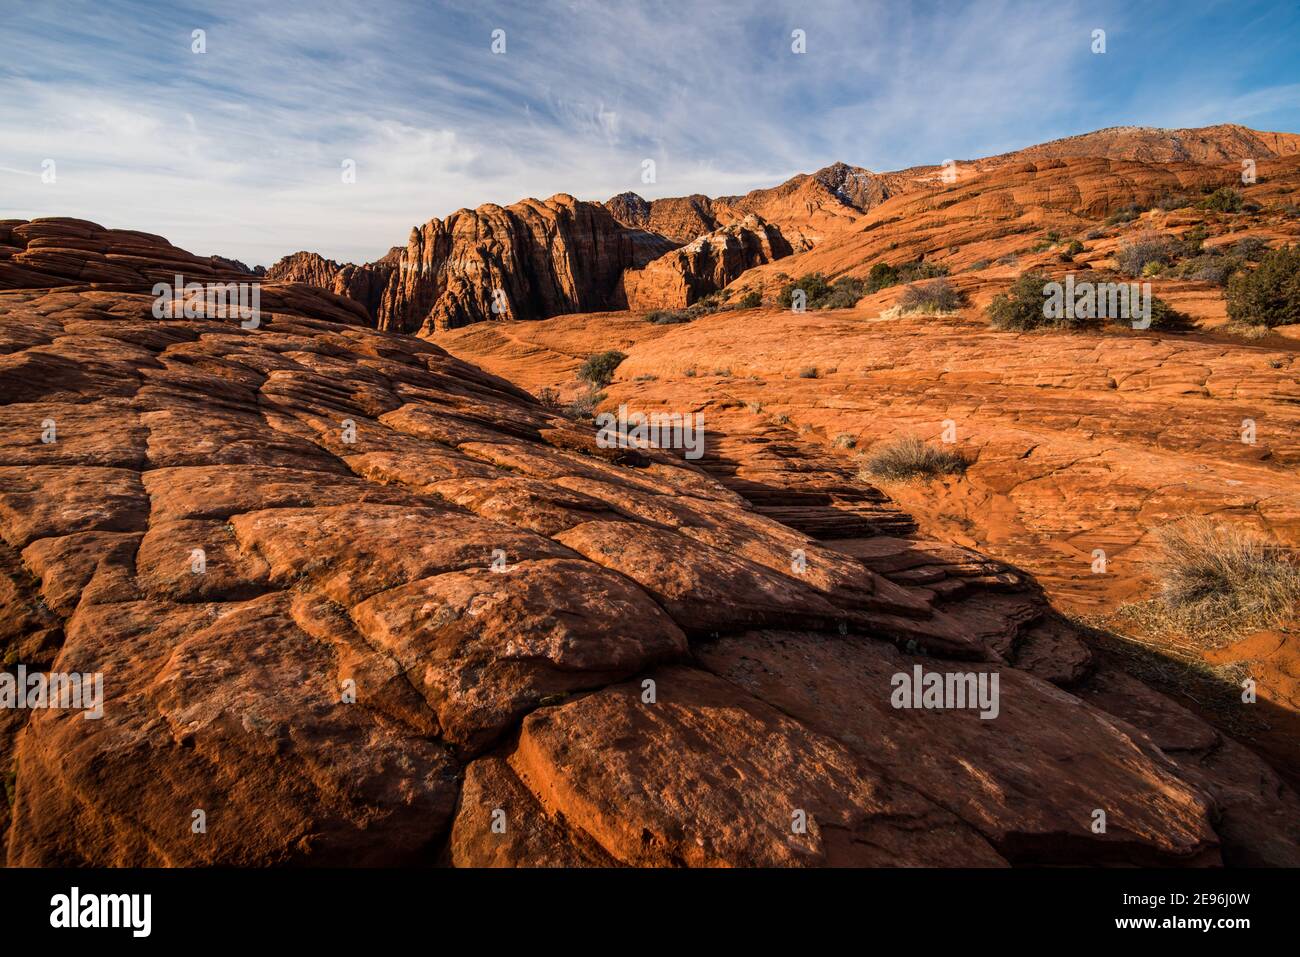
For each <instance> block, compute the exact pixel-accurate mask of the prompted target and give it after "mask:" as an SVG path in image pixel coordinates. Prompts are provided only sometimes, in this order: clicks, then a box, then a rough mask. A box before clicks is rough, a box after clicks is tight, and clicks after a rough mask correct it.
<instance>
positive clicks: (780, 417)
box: [772, 412, 790, 425]
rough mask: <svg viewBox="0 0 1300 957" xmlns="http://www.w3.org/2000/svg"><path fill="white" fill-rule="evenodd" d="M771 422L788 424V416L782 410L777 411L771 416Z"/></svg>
mask: <svg viewBox="0 0 1300 957" xmlns="http://www.w3.org/2000/svg"><path fill="white" fill-rule="evenodd" d="M772 424H773V425H789V424H790V416H788V415H786V414H785V413H784V412H779V413H777V414H776V415H774V416H772Z"/></svg>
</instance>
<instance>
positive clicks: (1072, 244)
mask: <svg viewBox="0 0 1300 957" xmlns="http://www.w3.org/2000/svg"><path fill="white" fill-rule="evenodd" d="M1083 250H1084V245H1083V243H1081V242H1079V240H1077V239H1071V240H1070V241H1069V242H1068V243H1066V244H1065V248H1064V249H1062V250H1061V258H1062V259H1064V260H1066V261H1071V260H1073V259H1074V257H1075V256H1077V255H1079V253H1081V252H1083Z"/></svg>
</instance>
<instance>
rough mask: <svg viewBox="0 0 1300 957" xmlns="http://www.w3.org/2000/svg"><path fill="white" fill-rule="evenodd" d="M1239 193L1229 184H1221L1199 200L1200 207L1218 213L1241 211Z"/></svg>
mask: <svg viewBox="0 0 1300 957" xmlns="http://www.w3.org/2000/svg"><path fill="white" fill-rule="evenodd" d="M1241 202H1242V201H1241V193H1239V192H1237V191H1236V190H1235V189H1233V188H1232V187H1231V186H1221V187H1219V188H1218V189H1216V190H1215V191H1214V192H1212V193H1210V195H1209V196H1206V197H1205V199H1203V200H1201V203H1200V205H1201V208H1202V209H1209V210H1213V211H1215V212H1218V213H1236V212H1240V211H1241Z"/></svg>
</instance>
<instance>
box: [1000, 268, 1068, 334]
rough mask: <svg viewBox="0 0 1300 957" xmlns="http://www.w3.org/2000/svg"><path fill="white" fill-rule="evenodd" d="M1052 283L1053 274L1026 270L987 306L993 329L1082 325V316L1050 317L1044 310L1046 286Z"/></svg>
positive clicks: (1023, 329) (1022, 329)
mask: <svg viewBox="0 0 1300 957" xmlns="http://www.w3.org/2000/svg"><path fill="white" fill-rule="evenodd" d="M1049 282H1052V277H1051V276H1046V275H1043V274H1042V273H1033V272H1027V273H1024V274H1023V275H1021V277H1020V278H1019V279H1017V280H1016V281H1015V283H1013V284H1012V286H1011V288H1010V289H1008V290H1007V291H1006V292H1002V293H998V294H997V295H996V296H994V297H993V301H992V302H990V303H989V304H988V307H987V308H985V310H984V314H985V315H986V316H988V319H989V324H990V325H992V326H993V328H994V329H1010V330H1016V331H1022V332H1023V331H1025V330H1029V329H1041V328H1050V327H1063V326H1070V325H1081V324H1082V322H1083V320H1081V319H1064V318H1062V319H1049V318H1047V316H1046V315H1045V313H1044V309H1043V304H1044V303H1045V302H1046V301H1047V297H1046V296H1044V295H1043V290H1044V287H1046V286H1047V284H1048V283H1049Z"/></svg>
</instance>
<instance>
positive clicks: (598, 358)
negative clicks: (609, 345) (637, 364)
mask: <svg viewBox="0 0 1300 957" xmlns="http://www.w3.org/2000/svg"><path fill="white" fill-rule="evenodd" d="M626 358H627V356H625V355H624V354H623V353H621V352H619V351H618V350H617V349H610V350H609V351H608V352H597V353H595V354H594V355H590V356H588V357H587V361H586V362H584V363H583V364H582V366H581V368H579V369H578V378H579V379H581V380H582V381H583V382H586V383H587V384H588V385H590V386H591V387H592V389H603V388H604V387H605V386H607V385H609V384H610V383H611V382H613V381H614V370H615V369H617V368H618V366H619V363H620V362H622V361H623V360H624V359H626Z"/></svg>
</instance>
